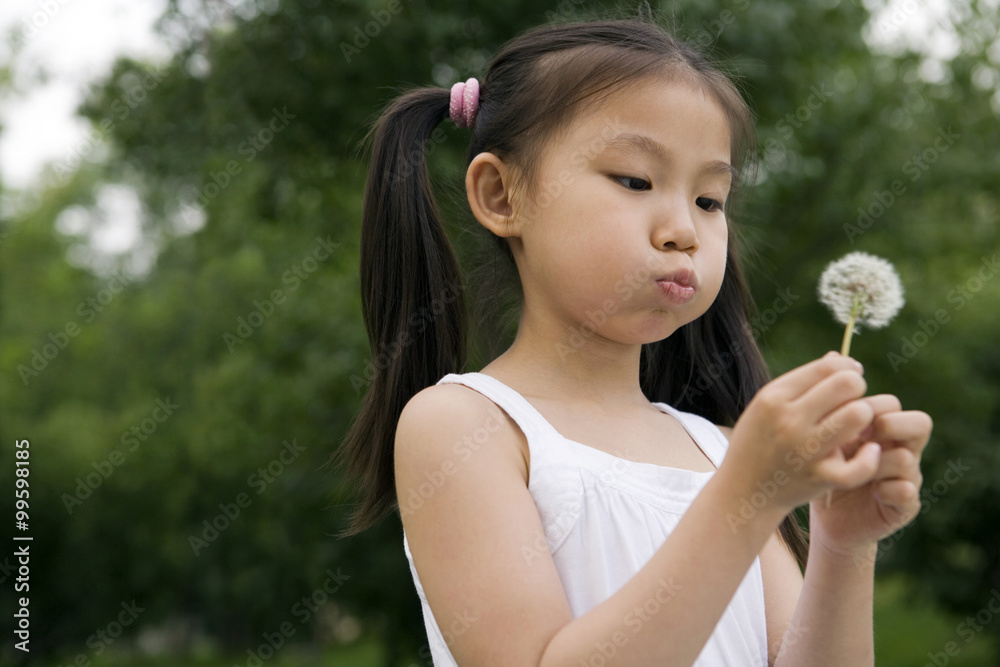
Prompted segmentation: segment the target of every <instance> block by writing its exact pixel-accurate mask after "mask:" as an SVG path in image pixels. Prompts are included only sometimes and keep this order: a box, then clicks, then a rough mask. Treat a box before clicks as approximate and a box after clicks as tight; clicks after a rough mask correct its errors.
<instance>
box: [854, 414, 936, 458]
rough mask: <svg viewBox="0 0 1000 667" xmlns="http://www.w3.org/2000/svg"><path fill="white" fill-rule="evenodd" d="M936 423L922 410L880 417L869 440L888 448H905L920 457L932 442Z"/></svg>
mask: <svg viewBox="0 0 1000 667" xmlns="http://www.w3.org/2000/svg"><path fill="white" fill-rule="evenodd" d="M933 427H934V422H933V420H931V417H930V415H928V414H927V413H926V412H921V411H920V410H904V411H899V412H888V413H885V414H881V415H878V416H877V417H876V418H875V420H874V422H873V425H872V434H871V435H870V436H868V439H869V440H877V441H879V442H881V443H883V444H885V445H887V446H892V445H897V446H902V447H905V448H906V449H907V450H909V451H911V452H913V453H914V454H916V455H918V456H919V455H920V454H921V453H922V452H923V451H924V448H925V447H926V446H927V442H928V440H930V435H931V429H932V428H933Z"/></svg>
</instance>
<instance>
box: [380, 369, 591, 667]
mask: <svg viewBox="0 0 1000 667" xmlns="http://www.w3.org/2000/svg"><path fill="white" fill-rule="evenodd" d="M523 438H524V435H523V433H522V432H521V431H520V429H519V428H518V427H517V424H516V423H514V422H513V420H511V419H510V417H509V416H508V415H507V414H506V413H505V412H503V411H502V410H500V409H499V408H498V407H497V406H496V404H494V403H493V402H492V401H490V400H489V399H488V398H486V397H485V396H483V395H482V394H479V393H478V392H476V391H475V390H473V389H471V388H469V387H465V386H462V385H451V384H443V385H435V386H433V387H428V388H426V389H424V390H422V391H420V392H419V393H417V394H416V395H415V396H413V398H411V399H410V401H409V402H407V404H406V406H405V407H404V409H403V411H402V413H401V414H400V417H399V422H398V424H397V428H396V438H395V454H394V457H395V460H394V467H395V472H396V480H395V483H396V496H397V499H398V500H399V507H400V517H401V519H402V522H403V530H404V532H405V534H406V537H407V539H408V542H409V548H410V552H411V554H412V557H413V565H414V568H415V569H416V571H417V572H418V576H419V578H420V583H421V584H422V586H423V589H424V594H425V595H426V597H427V603H428V605H429V606H430V608H431V611H432V612H433V615H434V618H436V619H442V620H441V625H440V626H439V627H440V629H441V631H442V632H443V634H444V637H445V640H446V642H447V643H448V647H449V649H450V650H451V652H452V655H453V656H454V657H455V659H456V661H457V662H458V664H460V665H467V666H469V667H486V666H487V665H498V664H519V665H537V664H538V663H539V661H540V658H541V656H542V654H543V652H544V650H545V647H546V646H547V644H548V643H549V642H550V641H551V639H552V637H554V636H555V634H556V632H557V631H558V630H559V629H560V628H562V627H563V626H565V625H566V624H567V623H569V622H570V621H571V620H572V618H573V617H572V613H571V611H570V607H569V602H568V600H567V599H566V594H565V591H564V589H563V587H562V582H561V580H560V577H559V573H558V571H557V569H556V567H555V564H554V562H553V561H552V557H551V554H550V553H549V550H548V548H547V546H546V538H545V531H544V528H543V526H542V523H541V517H540V516H539V513H538V508H537V507H536V505H535V503H534V500H533V498H532V496H531V494H530V493H529V490H528V488H527V484H526V477H527V468H526V467H525V462H524V460H523V458H522V456H521V451H520V448H519V445H518V442H519V439H521V440H523ZM497 582H503V585H499V586H498V585H497Z"/></svg>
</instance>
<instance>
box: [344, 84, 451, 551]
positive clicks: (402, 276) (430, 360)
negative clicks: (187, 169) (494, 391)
mask: <svg viewBox="0 0 1000 667" xmlns="http://www.w3.org/2000/svg"><path fill="white" fill-rule="evenodd" d="M449 101H450V94H449V91H448V90H445V89H443V88H420V89H416V90H411V91H409V92H407V93H404V94H402V95H401V96H399V97H397V98H396V99H395V100H393V102H392V103H390V104H389V106H387V107H386V109H385V110H384V111H383V112H382V114H381V116H380V117H379V118H378V120H377V121H376V122H375V124H374V125H373V126H372V130H371V131H370V132H369V134H368V136H367V137H366V139H367V138H370V137H371V136H372V135H373V136H374V141H373V144H372V156H371V163H370V164H369V167H368V175H367V178H366V182H365V194H364V203H363V209H362V215H361V224H362V227H361V307H362V313H363V316H364V323H365V329H366V330H367V332H368V342H369V345H370V346H371V364H372V368H371V379H370V384H369V385H368V389H367V391H366V393H365V396H364V399H363V400H362V405H361V409H360V411H359V413H358V416H357V418H356V420H355V421H354V423H353V424H352V425H351V427H350V429H349V430H348V431H347V434H346V436H345V438H344V441H343V442H342V443H341V446H340V448H339V449H338V450H337V451H336V452H335V453H334V455H333V458H332V459H331V461H332V462H333V463H335V465H337V466H338V467H341V468H345V469H346V470H345V472H346V474H347V477H348V478H349V479H350V480H354V481H355V483H356V485H357V487H358V489H359V490H360V491H361V494H362V497H361V504H360V505H359V507H358V508H357V509H356V510H355V511H354V512H353V513H352V514H351V515H350V517H349V524H348V527H347V529H346V530H344V531H342V532H341V533H340V534H339V535H338V536H339V537H349V536H351V535H355V534H357V533H360V532H362V531H364V530H366V529H367V528H369V527H371V526H372V525H374V524H375V523H376V522H378V521H379V520H380V519H381V518H382V517H384V516H385V515H386V514H387V513H388V512H390V511H391V510H392V508H393V507H394V506H395V500H394V499H395V497H396V493H395V471H394V467H393V466H394V457H393V448H394V444H395V437H396V424H397V422H398V421H399V415H400V414H401V413H402V411H403V407H404V406H405V405H406V403H407V402H408V401H409V400H410V398H411V397H413V396H414V395H415V394H416V393H418V392H419V391H421V390H422V389H424V388H426V387H429V386H431V385H433V384H435V383H436V382H438V380H440V379H441V378H442V377H443V376H444V375H446V374H448V373H453V372H461V370H462V369H463V367H464V366H465V362H466V344H465V326H466V322H465V307H464V299H463V295H462V278H461V273H460V270H459V263H458V259H457V257H456V254H455V251H454V249H453V248H452V245H451V243H450V242H449V240H448V237H447V235H446V233H445V229H444V227H443V225H442V223H441V216H440V213H439V210H438V205H437V202H436V200H435V198H434V194H433V191H432V189H431V183H430V178H429V176H428V174H427V141H428V139H429V138H430V135H431V132H432V131H433V130H434V128H435V127H437V125H438V123H440V122H441V120H442V119H443V118H444V116H445V115H446V114H447V113H448V105H449Z"/></svg>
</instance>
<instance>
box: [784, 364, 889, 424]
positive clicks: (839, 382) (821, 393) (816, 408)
mask: <svg viewBox="0 0 1000 667" xmlns="http://www.w3.org/2000/svg"><path fill="white" fill-rule="evenodd" d="M867 390H868V383H867V382H865V379H864V378H863V377H862V376H861V373H860V372H858V370H857V368H839V369H837V370H835V371H834V372H832V373H830V374H829V375H827V376H826V377H824V378H823V379H821V380H820V381H819V382H817V383H816V384H814V385H813V386H812V387H810V388H809V389H808V390H806V391H805V392H804V393H803V394H802V395H801V396H799V397H798V398H797V399H795V400H794V401H792V403H794V404H795V406H796V412H798V413H799V414H800V415H801V417H802V418H803V419H805V420H806V421H807V422H809V423H816V422H818V421H820V420H821V419H823V418H824V417H826V416H828V415H829V414H830V413H831V412H832V411H834V410H835V409H836V408H838V407H839V406H841V405H843V404H844V403H846V402H847V401H851V400H854V399H856V398H861V397H862V396H864V395H865V392H866V391H867ZM868 412H869V413H870V415H871V416H874V411H873V410H872V409H871V406H869V408H868ZM869 419H870V418H869ZM865 426H867V424H862V426H861V428H864V427H865Z"/></svg>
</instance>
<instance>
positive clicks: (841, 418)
mask: <svg viewBox="0 0 1000 667" xmlns="http://www.w3.org/2000/svg"><path fill="white" fill-rule="evenodd" d="M873 415H874V412H873V411H872V407H871V405H870V404H869V402H868V401H864V400H855V401H850V402H848V403H846V404H844V405H842V406H840V407H839V408H837V409H836V410H834V411H833V412H832V413H830V414H829V415H828V416H827V417H825V418H824V419H823V420H822V421H820V422H819V424H817V426H816V427H815V435H813V437H812V438H810V440H809V441H808V442H807V443H806V449H807V451H810V452H812V453H813V454H814V455H818V456H820V457H823V456H825V455H826V452H828V451H830V450H832V449H834V448H838V449H846V448H845V445H848V444H851V443H855V444H858V443H860V442H861V441H860V439H859V435H858V434H859V433H860V432H861V431H862V430H863V429H865V428H866V427H867V426H868V425H869V424H871V423H872V418H873ZM806 418H807V419H808V417H806ZM853 449H855V448H852V451H853ZM846 455H847V453H842V457H846Z"/></svg>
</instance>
